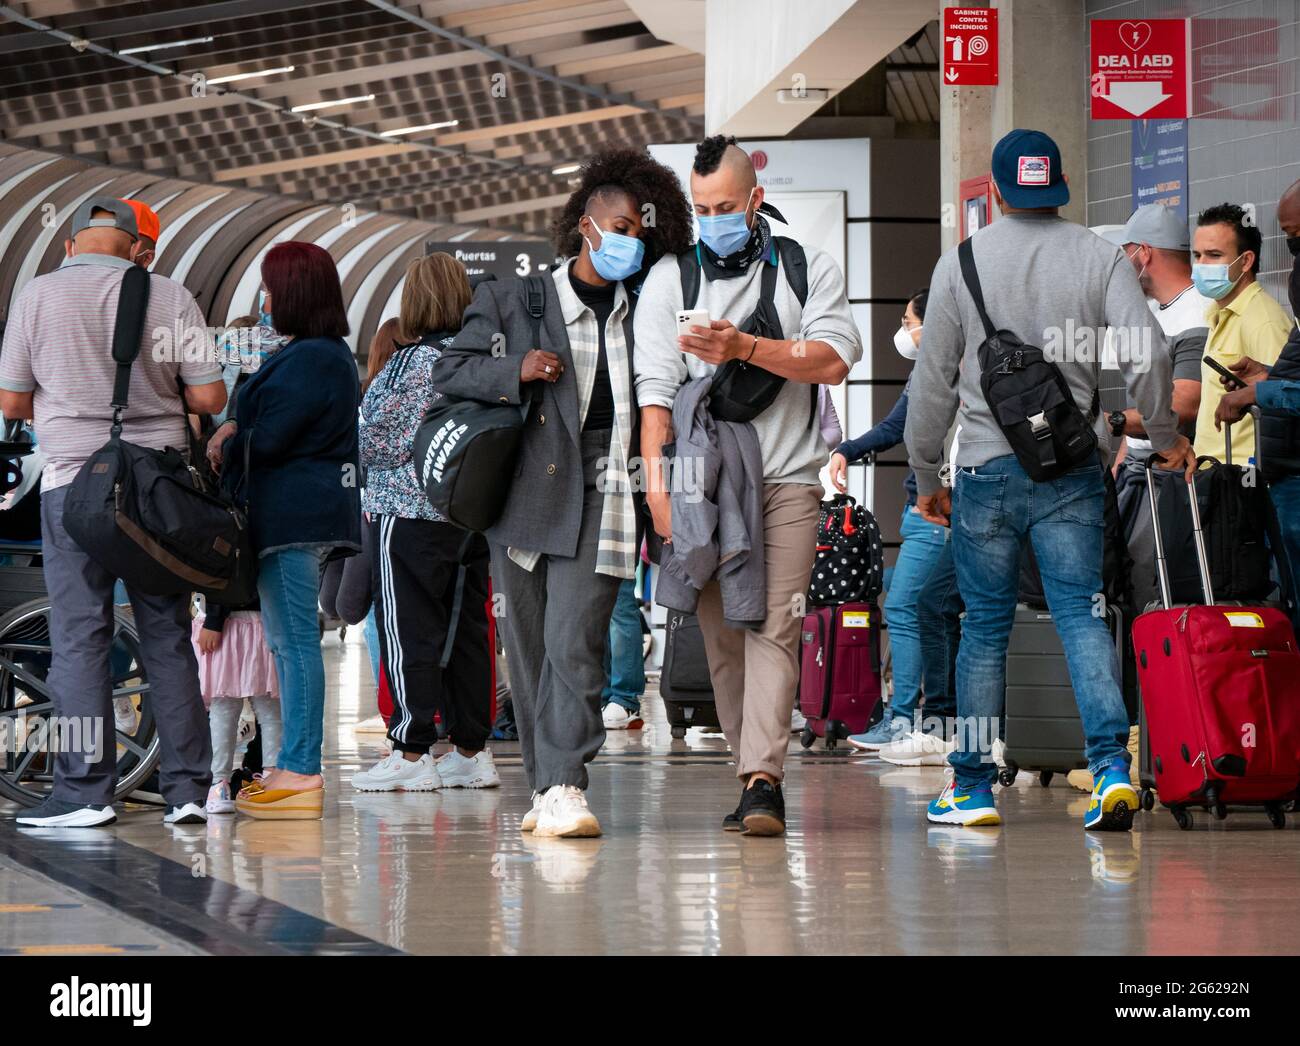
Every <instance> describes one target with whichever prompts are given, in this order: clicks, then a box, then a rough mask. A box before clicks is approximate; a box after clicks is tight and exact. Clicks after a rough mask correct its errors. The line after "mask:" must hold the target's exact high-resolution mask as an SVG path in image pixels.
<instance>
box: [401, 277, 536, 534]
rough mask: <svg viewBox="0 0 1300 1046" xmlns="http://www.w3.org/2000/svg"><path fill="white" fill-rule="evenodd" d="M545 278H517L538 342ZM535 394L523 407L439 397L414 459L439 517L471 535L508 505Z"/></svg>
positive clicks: (416, 445)
mask: <svg viewBox="0 0 1300 1046" xmlns="http://www.w3.org/2000/svg"><path fill="white" fill-rule="evenodd" d="M542 279H543V277H540V276H529V277H528V278H527V279H524V280H521V281H520V284H521V289H522V291H523V296H524V307H525V308H526V309H527V310H528V315H529V316H530V317H531V319H532V324H533V345H534V347H536V346H539V345H540V344H541V336H542V313H543V311H544V309H545V306H546V293H545V289H544V288H545V285H544V284H543V283H542ZM537 392H538V390H537V389H536V388H534V387H530V388H529V389H528V391H527V393H526V395H525V399H524V403H523V408H522V409H520V408H519V407H515V406H510V405H507V404H499V403H480V402H479V401H478V400H470V399H460V398H458V397H455V396H443V397H442V398H441V399H439V400H438V401H437V402H436V403H434V405H433V406H432V407H431V408H429V411H428V412H427V413H426V414H425V415H424V420H423V421H422V422H420V427H419V428H418V429H416V430H415V442H414V444H413V445H412V458H413V462H414V465H415V475H416V478H417V479H419V481H420V486H422V487H423V488H424V493H425V495H426V496H427V497H428V499H429V504H430V505H432V506H433V509H434V511H435V512H437V513H438V514H439V515H440V516H442V518H443V519H445V520H447V521H448V522H450V523H454V524H455V525H456V526H458V527H463V528H465V529H466V530H470V531H484V530H487V529H488V528H489V527H491V526H492V525H493V524H494V523H495V522H496V521H497V520H498V519H500V518H501V513H502V512H503V511H504V510H505V507H506V498H507V497H508V496H509V494H510V483H509V481H508V479H507V481H505V482H503V481H502V477H513V476H514V474H515V464H516V462H517V461H518V458H519V444H520V441H521V439H522V437H523V431H524V422H525V421H526V420H527V418H528V412H529V409H530V408H531V407H532V404H533V401H534V400H535V399H536V396H537Z"/></svg>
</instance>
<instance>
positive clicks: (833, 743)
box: [826, 734, 839, 752]
mask: <svg viewBox="0 0 1300 1046" xmlns="http://www.w3.org/2000/svg"><path fill="white" fill-rule="evenodd" d="M838 745H839V741H837V740H836V738H835V735H834V734H827V735H826V751H828V752H833V751H835V749H836V747H837V746H838Z"/></svg>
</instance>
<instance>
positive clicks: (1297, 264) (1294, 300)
mask: <svg viewBox="0 0 1300 1046" xmlns="http://www.w3.org/2000/svg"><path fill="white" fill-rule="evenodd" d="M1286 245H1287V246H1288V247H1290V248H1291V253H1292V254H1294V255H1295V261H1294V262H1292V263H1291V286H1290V287H1288V288H1287V296H1288V297H1289V298H1290V299H1291V313H1292V315H1295V316H1300V236H1290V237H1288V238H1287V241H1286Z"/></svg>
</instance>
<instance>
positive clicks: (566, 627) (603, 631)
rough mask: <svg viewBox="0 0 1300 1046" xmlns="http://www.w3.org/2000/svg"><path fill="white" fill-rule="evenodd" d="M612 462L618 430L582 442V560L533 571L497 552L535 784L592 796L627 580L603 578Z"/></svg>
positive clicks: (518, 716)
mask: <svg viewBox="0 0 1300 1046" xmlns="http://www.w3.org/2000/svg"><path fill="white" fill-rule="evenodd" d="M608 453H609V431H608V430H601V431H599V432H596V433H590V432H584V433H583V434H582V464H583V481H584V482H583V488H584V490H583V506H582V529H581V531H580V532H579V536H578V551H577V554H576V555H575V556H573V558H571V559H570V558H565V557H563V556H543V557H542V558H541V561H540V562H539V563H538V564H537V566H535V567H534V568H533V569H532V570H531V571H528V570H524V569H523V568H522V567H520V566H519V565H518V564H517V563H515V562H514V561H513V560H511V559H510V558H509V556H508V555H507V554H506V550H505V548H503V547H502V546H500V545H493V546H492V584H493V590H494V591H495V592H499V593H501V594H502V596H503V597H504V599H505V616H504V617H502V618H501V619H500V620H499V622H498V624H499V625H500V626H501V631H502V635H503V637H504V640H505V648H506V662H507V663H508V664H509V666H510V690H511V698H512V699H513V701H514V709H515V722H516V724H517V725H518V727H519V747H520V750H521V753H522V755H523V761H524V771H525V772H526V773H527V774H528V783H529V785H530V786H531V787H532V789H533V790H534V791H536V792H541V791H545V790H546V789H547V788H550V787H551V786H552V785H575V786H577V787H578V788H582V789H584V790H585V789H586V787H587V764H588V763H589V762H591V760H592V759H594V758H595V757H596V753H597V752H598V751H600V746H601V745H602V744H604V743H605V726H604V723H602V722H601V717H600V695H601V691H602V690H604V688H605V645H606V642H607V641H608V637H609V621H610V618H611V617H612V616H613V613H614V602H615V600H617V598H618V588H619V585H620V583H621V582H620V581H619V579H618V578H616V577H611V576H610V575H608V574H597V573H596V546H597V540H598V538H599V530H600V513H601V507H602V505H603V504H604V500H605V495H604V494H603V493H602V492H601V491H600V490H599V489H597V485H596V480H597V475H598V468H597V463H598V462H599V461H600V460H601V459H602V458H603V457H605V456H606V455H607V454H608Z"/></svg>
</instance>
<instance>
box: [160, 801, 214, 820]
mask: <svg viewBox="0 0 1300 1046" xmlns="http://www.w3.org/2000/svg"><path fill="white" fill-rule="evenodd" d="M207 819H208V813H207V811H206V810H205V809H204V808H203V807H202V806H201V805H199V804H198V803H186V804H185V805H184V806H173V807H172V808H171V809H170V810H168V811H167V812H166V813H165V814H163V824H203V823H204V822H205V821H207Z"/></svg>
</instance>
